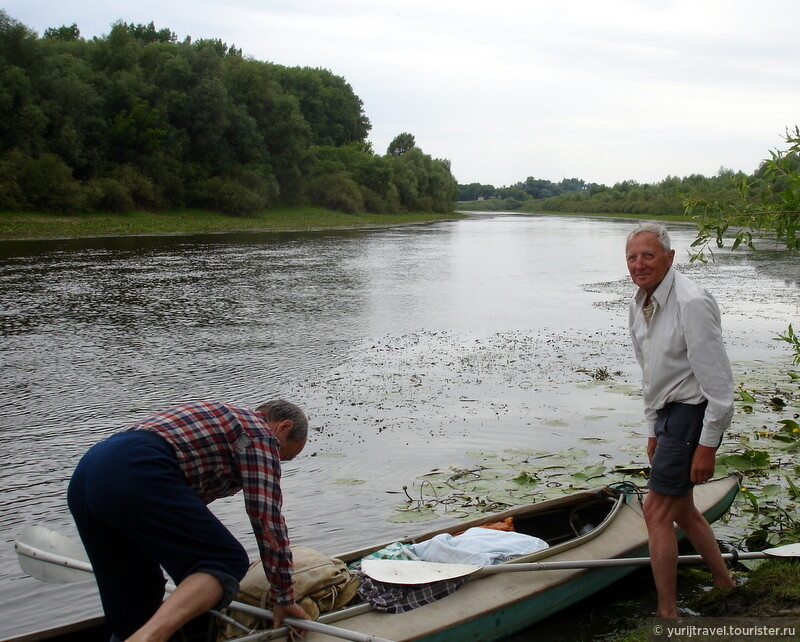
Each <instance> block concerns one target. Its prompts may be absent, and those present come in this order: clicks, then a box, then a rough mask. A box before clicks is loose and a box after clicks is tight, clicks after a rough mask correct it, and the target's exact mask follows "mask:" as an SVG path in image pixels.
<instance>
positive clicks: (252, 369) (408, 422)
mask: <svg viewBox="0 0 800 642" xmlns="http://www.w3.org/2000/svg"><path fill="white" fill-rule="evenodd" d="M631 226H632V224H631V223H630V222H626V221H618V220H617V221H615V220H612V219H588V218H587V219H581V218H558V217H547V216H511V215H494V216H489V215H475V216H472V217H470V218H469V219H467V220H463V221H456V222H449V223H441V224H435V225H420V226H409V227H401V228H393V229H377V230H360V231H340V232H317V233H305V234H280V235H272V234H247V235H240V234H237V235H219V236H203V237H189V238H133V239H98V240H84V241H49V242H4V243H0V336H2V343H0V362H1V363H2V372H3V376H2V379H1V380H0V458H1V459H0V461H2V468H1V469H0V489H2V500H1V501H0V639H3V638H6V637H11V636H13V635H16V634H21V633H23V632H29V631H31V630H35V629H39V628H44V627H46V626H48V625H50V624H54V623H62V622H66V621H71V620H74V619H80V618H82V617H85V616H87V615H91V614H95V613H97V612H98V606H97V597H96V594H95V592H94V590H93V589H92V587H91V586H89V585H86V584H82V585H45V584H41V583H39V582H37V581H34V580H32V579H30V578H28V577H25V576H23V574H22V573H21V572H20V571H19V569H18V566H17V562H16V556H15V553H14V551H13V541H14V539H15V538H16V536H17V535H18V533H19V531H20V529H21V528H22V526H23V525H25V524H42V525H46V526H49V527H51V528H55V529H58V530H60V531H63V532H64V533H66V534H68V535H70V536H74V534H75V531H74V527H73V526H72V522H71V519H70V517H69V515H68V513H67V511H66V504H65V499H64V494H65V489H66V485H67V482H68V479H69V476H70V473H71V470H72V468H73V467H74V465H75V463H76V462H77V460H78V458H79V457H80V455H81V454H82V453H83V452H84V451H85V450H86V448H87V447H88V446H89V445H91V444H92V443H94V442H95V441H97V440H99V439H101V438H103V437H104V436H106V435H108V434H110V433H111V432H113V431H115V430H118V429H119V428H120V427H122V426H124V425H126V424H127V423H129V422H132V421H134V420H136V419H138V418H140V417H142V416H144V415H145V414H147V413H149V412H151V411H154V410H159V409H162V408H164V407H167V406H169V405H172V404H174V403H178V402H182V401H186V400H190V399H200V398H207V399H219V400H224V401H230V402H234V403H240V404H242V405H246V406H254V405H257V404H258V403H260V402H262V401H264V400H266V399H269V398H273V397H286V398H289V399H292V400H295V401H297V402H298V403H300V404H301V405H303V406H304V407H305V408H307V410H308V413H309V415H310V418H311V422H312V425H313V427H314V431H313V436H312V441H311V442H310V444H309V446H308V447H307V449H306V451H305V452H304V453H303V455H301V456H300V457H299V458H298V459H297V460H295V461H293V462H291V464H289V465H288V466H287V467H286V469H285V471H284V487H285V493H286V515H287V521H288V522H289V527H290V533H291V535H292V539H293V541H294V542H295V543H298V544H304V545H308V546H314V547H316V548H319V549H320V550H323V551H325V552H326V553H330V554H336V553H341V552H344V551H345V550H351V549H354V548H356V547H357V546H360V545H364V544H367V543H370V542H373V541H375V540H388V539H390V538H393V537H397V536H401V535H404V534H406V533H408V532H411V531H413V530H417V529H418V528H419V527H418V526H415V525H407V524H397V523H391V522H387V521H386V520H387V518H388V517H390V516H391V515H392V510H391V507H392V505H394V504H395V503H397V502H398V501H399V499H398V494H397V493H398V491H400V490H401V488H402V486H403V485H409V486H412V485H413V483H414V480H415V479H416V478H417V477H418V476H419V475H422V474H424V473H426V472H428V471H430V470H432V469H434V468H446V467H448V466H451V465H464V464H466V463H468V462H469V461H470V457H473V456H474V453H475V452H476V451H477V452H501V451H503V450H504V449H507V448H516V447H526V448H537V449H542V450H551V449H552V450H560V449H564V448H570V447H572V446H575V445H576V444H578V442H579V440H580V439H581V437H582V436H584V435H585V434H587V433H591V434H602V435H603V436H604V437H605V438H607V440H608V443H605V444H603V445H602V446H600V445H598V446H596V447H595V449H596V450H595V451H591V448H589V450H590V451H591V452H590V455H589V456H590V457H591V456H594V455H597V456H600V455H601V450H602V455H603V456H606V457H611V458H613V459H615V460H617V461H619V463H627V462H629V461H634V460H636V459H637V457H639V455H638V454H637V453H636V452H633V453H631V451H630V446H631V444H630V443H628V442H629V441H630V438H629V431H630V426H636V425H637V424H640V423H641V407H640V401H639V400H638V399H636V398H635V396H633V395H631V394H620V393H619V392H614V391H612V390H609V389H607V388H599V387H593V386H587V385H586V384H587V381H588V380H589V379H590V377H588V376H587V374H586V373H585V372H581V369H584V370H585V369H595V368H600V367H606V368H608V369H609V370H610V371H619V373H620V374H619V375H617V377H616V378H617V379H618V380H619V383H620V385H622V386H628V387H629V388H630V389H634V388H635V386H636V384H637V382H638V372H637V370H636V365H635V362H634V361H633V358H632V356H631V354H630V350H629V347H628V337H627V330H626V323H627V316H626V314H627V312H626V307H625V305H626V302H627V299H628V297H629V296H630V294H631V291H632V286H631V284H630V282H629V279H628V277H627V272H626V267H625V262H624V256H623V252H624V239H625V236H626V234H627V232H628V230H629V229H630V228H631ZM692 238H693V231H692V229H691V228H688V227H686V228H683V229H676V230H675V231H674V232H673V243H674V246H675V248H676V249H677V254H678V257H679V259H678V261H679V263H681V264H682V267H684V268H685V269H686V271H687V272H688V273H690V274H691V275H692V276H693V277H694V278H697V279H698V280H700V281H702V282H704V283H705V284H706V285H707V286H708V287H709V289H711V290H712V291H713V292H714V293H715V294H716V295H717V297H718V299H719V301H720V305H721V307H722V310H723V316H724V325H725V330H726V343H727V344H728V347H729V351H730V354H731V357H732V359H734V360H736V361H737V362H751V361H755V360H764V359H775V358H780V357H781V355H783V354H785V352H786V351H785V349H783V348H782V347H781V345H780V344H778V343H777V342H774V341H772V340H771V339H772V337H773V336H774V335H775V333H777V332H780V331H783V330H785V328H786V326H787V325H788V324H789V323H792V322H794V323H795V327H797V326H798V325H800V324H798V322H797V321H798V317H800V314H798V313H799V312H800V294H799V293H798V281H799V280H800V268H798V263H797V257H796V256H795V257H791V256H789V255H784V254H780V253H777V254H771V255H770V257H769V258H770V260H769V261H755V260H754V259H753V258H751V257H748V256H747V255H744V254H735V255H730V254H726V253H723V254H721V255H720V256H719V257H718V261H717V263H716V264H714V265H710V266H696V265H692V266H689V265H688V261H687V259H686V258H685V257H686V249H685V248H686V247H688V244H689V243H690V242H691V240H692ZM623 427H626V428H624V429H623ZM582 447H583V448H587V447H586V446H585V445H582ZM214 508H215V511H216V512H217V513H218V514H219V515H220V517H221V518H222V519H223V521H225V522H226V524H228V525H229V526H230V528H231V529H232V530H233V531H234V532H235V533H236V534H237V535H238V536H240V538H241V539H242V541H243V543H245V545H246V546H247V547H248V550H249V551H250V553H251V556H254V555H255V550H256V549H255V543H254V541H253V538H252V535H251V534H250V533H249V530H248V524H247V521H246V518H245V516H244V510H243V506H242V503H241V498H239V497H234V498H229V499H228V500H224V501H221V502H216V503H215V505H214ZM442 519H446V518H442ZM428 527H431V525H430V524H426V525H425V527H424V528H426V529H427V528H428Z"/></svg>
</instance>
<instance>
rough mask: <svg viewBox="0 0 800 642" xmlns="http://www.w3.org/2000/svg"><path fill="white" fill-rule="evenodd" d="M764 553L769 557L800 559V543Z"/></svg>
mask: <svg viewBox="0 0 800 642" xmlns="http://www.w3.org/2000/svg"><path fill="white" fill-rule="evenodd" d="M762 552H763V553H764V555H766V556H767V557H800V543H795V544H786V546H777V547H775V548H768V549H766V550H764V551H762Z"/></svg>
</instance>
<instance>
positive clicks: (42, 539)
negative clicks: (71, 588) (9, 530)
mask: <svg viewBox="0 0 800 642" xmlns="http://www.w3.org/2000/svg"><path fill="white" fill-rule="evenodd" d="M14 547H15V548H16V549H17V557H18V559H19V566H20V568H21V569H22V570H23V571H24V572H25V573H27V574H28V575H30V576H31V577H35V578H36V579H37V580H41V581H43V582H61V583H63V582H85V581H87V580H93V579H94V575H93V574H92V567H91V565H90V564H89V558H88V557H87V556H86V551H84V549H83V546H81V545H80V544H79V543H77V542H75V541H74V540H72V539H70V538H69V537H67V536H66V535H62V534H61V533H59V532H57V531H53V530H50V529H49V528H45V527H44V526H25V527H24V528H23V529H22V532H21V533H20V536H19V537H18V538H17V541H16V542H14Z"/></svg>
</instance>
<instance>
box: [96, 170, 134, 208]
mask: <svg viewBox="0 0 800 642" xmlns="http://www.w3.org/2000/svg"><path fill="white" fill-rule="evenodd" d="M86 195H87V201H88V205H89V209H91V210H93V211H96V212H114V213H115V214H124V213H125V212H130V211H131V210H133V209H135V208H136V205H135V203H134V201H133V197H132V196H131V191H130V189H129V188H128V187H127V186H126V185H125V183H123V182H122V181H120V180H117V179H116V178H108V177H103V178H93V179H91V180H90V181H89V182H88V183H87V184H86Z"/></svg>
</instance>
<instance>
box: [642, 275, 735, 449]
mask: <svg viewBox="0 0 800 642" xmlns="http://www.w3.org/2000/svg"><path fill="white" fill-rule="evenodd" d="M646 298H647V293H646V292H645V291H644V290H642V289H641V288H640V289H639V290H638V292H637V293H636V295H635V296H634V297H633V300H632V301H631V304H630V310H629V327H630V333H631V340H632V342H633V350H634V352H635V354H636V359H637V361H638V362H639V365H640V366H641V367H642V383H643V393H644V408H645V411H644V412H645V418H646V419H647V421H648V424H649V431H650V436H651V437H655V430H654V426H655V420H656V411H657V410H659V409H661V408H663V407H664V406H665V405H666V404H668V403H671V402H673V401H677V402H681V403H689V404H699V403H702V402H703V401H704V400H708V406H707V407H706V413H705V418H704V419H703V431H702V433H701V434H700V444H701V445H703V446H710V447H712V448H716V447H717V446H719V443H720V441H721V440H722V433H723V432H724V431H725V429H726V428H727V427H728V426H730V424H731V419H732V417H733V374H732V372H731V365H730V361H728V355H727V353H726V352H725V345H724V344H723V342H722V327H721V322H720V312H719V306H718V305H717V302H716V300H715V299H714V297H713V296H712V295H711V294H709V293H708V292H707V291H706V290H705V289H703V288H702V287H700V286H699V285H697V284H696V283H695V282H694V281H692V280H691V279H689V278H688V277H686V276H684V275H683V274H681V273H680V272H677V271H675V269H674V268H670V269H669V271H668V272H667V274H666V276H665V277H664V280H663V281H661V283H660V284H659V286H658V288H656V291H655V292H654V293H653V295H652V296H651V297H650V298H651V301H652V302H653V305H654V306H655V307H654V310H653V317H652V319H651V321H650V323H649V324H648V323H647V321H646V319H645V314H644V311H643V309H642V308H643V305H644V302H645V299H646Z"/></svg>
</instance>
